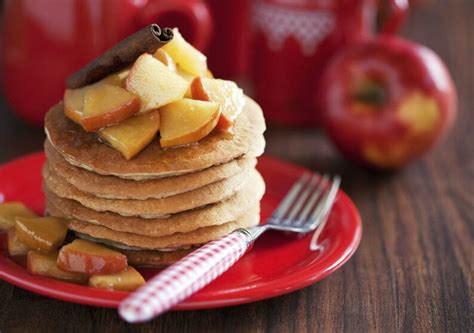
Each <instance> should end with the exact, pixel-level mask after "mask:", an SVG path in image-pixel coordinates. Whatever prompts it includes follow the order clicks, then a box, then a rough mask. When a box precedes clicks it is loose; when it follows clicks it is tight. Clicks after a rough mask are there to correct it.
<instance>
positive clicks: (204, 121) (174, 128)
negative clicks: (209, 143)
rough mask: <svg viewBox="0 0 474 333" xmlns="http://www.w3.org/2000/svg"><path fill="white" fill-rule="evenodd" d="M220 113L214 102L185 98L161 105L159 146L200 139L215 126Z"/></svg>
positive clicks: (169, 145)
mask: <svg viewBox="0 0 474 333" xmlns="http://www.w3.org/2000/svg"><path fill="white" fill-rule="evenodd" d="M220 113H221V112H220V109H219V105H218V104H216V103H213V102H204V101H196V100H193V99H187V98H184V99H182V100H180V101H178V102H175V103H171V104H168V105H166V106H164V107H162V108H161V109H160V119H161V125H160V126H161V127H160V134H161V139H160V144H161V146H162V147H171V146H180V145H185V144H188V143H193V142H197V141H199V140H201V139H202V138H204V137H205V136H207V135H208V134H209V133H210V132H211V131H212V130H213V129H214V127H216V125H217V122H218V120H219V116H220Z"/></svg>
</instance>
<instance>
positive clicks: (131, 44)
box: [66, 24, 173, 89]
mask: <svg viewBox="0 0 474 333" xmlns="http://www.w3.org/2000/svg"><path fill="white" fill-rule="evenodd" d="M172 38H173V31H172V30H171V29H170V28H164V29H161V28H160V27H159V26H158V25H157V24H151V25H149V26H147V27H145V28H143V29H142V30H140V31H138V32H136V33H134V34H133V35H130V36H128V37H127V38H125V39H124V40H122V41H121V42H119V43H118V44H116V45H115V46H113V47H112V48H110V49H109V50H107V51H106V52H105V53H103V54H102V55H101V56H99V57H97V58H95V59H94V60H92V61H91V62H90V63H89V64H87V65H86V66H84V67H82V68H81V69H79V70H78V71H77V72H75V73H74V74H72V75H71V76H69V77H68V78H67V80H66V86H67V87H68V88H70V89H75V88H81V87H83V86H86V85H88V84H92V83H94V82H97V81H99V80H101V79H103V78H104V77H106V76H107V75H109V74H112V73H113V72H116V71H118V70H120V69H122V68H125V67H127V66H128V65H130V64H131V63H133V62H134V61H135V59H137V58H138V57H139V56H140V55H141V54H143V53H145V52H147V53H154V52H155V51H156V50H157V49H159V48H160V47H162V46H163V45H165V44H166V43H168V42H169V41H170V40H171V39H172Z"/></svg>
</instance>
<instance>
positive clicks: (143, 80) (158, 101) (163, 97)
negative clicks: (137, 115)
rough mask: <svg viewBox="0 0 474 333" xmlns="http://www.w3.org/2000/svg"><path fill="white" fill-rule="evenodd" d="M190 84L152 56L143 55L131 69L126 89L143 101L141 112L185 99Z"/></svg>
mask: <svg viewBox="0 0 474 333" xmlns="http://www.w3.org/2000/svg"><path fill="white" fill-rule="evenodd" d="M188 86H189V84H188V82H186V81H185V80H184V79H182V78H181V77H180V76H179V75H177V74H176V73H173V72H172V71H170V70H169V69H168V67H166V65H164V64H163V63H162V62H161V61H159V60H157V59H156V58H154V57H153V56H152V55H150V54H147V53H145V54H142V55H141V56H140V57H138V59H137V60H136V61H135V63H134V64H133V66H132V68H131V69H130V74H129V75H128V77H127V80H126V82H125V87H126V89H127V90H128V91H131V92H133V93H135V94H137V95H138V96H140V98H141V100H142V108H141V110H140V112H147V111H150V110H153V109H157V108H159V107H160V106H163V105H166V104H169V103H172V102H176V101H178V100H180V99H181V98H183V96H184V94H185V93H186V90H187V89H188Z"/></svg>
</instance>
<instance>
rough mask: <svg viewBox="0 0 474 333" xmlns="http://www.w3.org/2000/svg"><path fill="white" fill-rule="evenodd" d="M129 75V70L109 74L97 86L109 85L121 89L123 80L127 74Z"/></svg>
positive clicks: (123, 83)
mask: <svg viewBox="0 0 474 333" xmlns="http://www.w3.org/2000/svg"><path fill="white" fill-rule="evenodd" d="M129 73H130V68H125V69H122V70H121V71H119V72H116V73H113V74H110V75H109V76H107V77H106V78H104V79H102V80H100V81H99V82H98V83H99V84H110V85H112V86H116V87H123V86H124V85H125V80H126V79H127V76H128V74H129Z"/></svg>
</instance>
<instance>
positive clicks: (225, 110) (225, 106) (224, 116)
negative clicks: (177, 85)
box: [191, 77, 245, 130]
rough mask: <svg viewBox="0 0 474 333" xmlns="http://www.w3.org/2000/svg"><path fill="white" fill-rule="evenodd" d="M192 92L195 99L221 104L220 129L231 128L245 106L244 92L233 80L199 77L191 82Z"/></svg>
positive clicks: (218, 125)
mask: <svg viewBox="0 0 474 333" xmlns="http://www.w3.org/2000/svg"><path fill="white" fill-rule="evenodd" d="M191 93H192V96H193V98H194V99H198V100H202V101H212V102H215V103H217V104H219V105H220V107H221V117H220V119H219V123H218V124H217V128H219V129H224V130H227V129H230V128H231V127H232V126H233V124H234V121H235V119H236V118H237V117H238V116H239V114H240V113H241V112H242V110H243V108H244V106H245V97H244V93H243V91H242V89H240V88H239V87H238V86H237V84H235V82H233V81H227V80H220V79H212V78H205V77H197V78H195V79H194V80H193V82H192V83H191Z"/></svg>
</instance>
